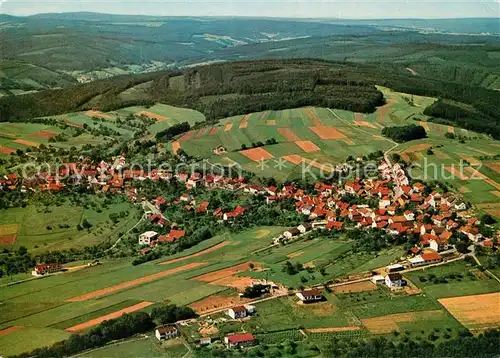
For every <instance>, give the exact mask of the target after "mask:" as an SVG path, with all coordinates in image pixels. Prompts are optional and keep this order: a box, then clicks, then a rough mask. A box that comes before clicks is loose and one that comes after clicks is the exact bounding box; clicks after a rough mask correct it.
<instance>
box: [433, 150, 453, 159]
mask: <svg viewBox="0 0 500 358" xmlns="http://www.w3.org/2000/svg"><path fill="white" fill-rule="evenodd" d="M434 155H435V156H436V158H438V159H450V156H449V155H448V154H446V153H444V152H441V151H440V150H434Z"/></svg>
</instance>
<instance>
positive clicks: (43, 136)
mask: <svg viewBox="0 0 500 358" xmlns="http://www.w3.org/2000/svg"><path fill="white" fill-rule="evenodd" d="M56 135H57V133H56V132H54V131H48V130H41V131H38V132H35V133H31V134H30V135H29V137H30V138H41V139H49V138H52V137H55V136H56Z"/></svg>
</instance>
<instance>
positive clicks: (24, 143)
mask: <svg viewBox="0 0 500 358" xmlns="http://www.w3.org/2000/svg"><path fill="white" fill-rule="evenodd" d="M14 142H15V143H18V144H22V145H25V146H27V147H39V146H40V143H36V142H32V141H29V140H25V139H16V140H15V141H14Z"/></svg>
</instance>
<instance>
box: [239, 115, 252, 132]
mask: <svg viewBox="0 0 500 358" xmlns="http://www.w3.org/2000/svg"><path fill="white" fill-rule="evenodd" d="M249 117H250V115H249V114H247V115H246V116H245V117H243V119H242V120H241V123H240V127H239V128H240V129H244V128H246V127H248V118H249Z"/></svg>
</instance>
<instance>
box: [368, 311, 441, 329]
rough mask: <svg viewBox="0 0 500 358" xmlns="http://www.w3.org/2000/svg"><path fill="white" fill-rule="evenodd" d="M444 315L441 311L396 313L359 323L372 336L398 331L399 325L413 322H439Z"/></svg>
mask: <svg viewBox="0 0 500 358" xmlns="http://www.w3.org/2000/svg"><path fill="white" fill-rule="evenodd" d="M445 315H446V313H445V312H443V311H442V310H432V311H419V312H407V313H396V314H391V315H387V316H380V317H373V318H365V319H362V320H361V323H362V324H363V326H365V327H366V328H367V329H368V331H370V333H372V334H384V333H391V332H392V331H395V330H399V329H400V326H399V325H400V324H404V323H410V322H415V321H418V320H425V321H427V320H428V321H433V320H440V319H442V318H443V317H444V316H445Z"/></svg>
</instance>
